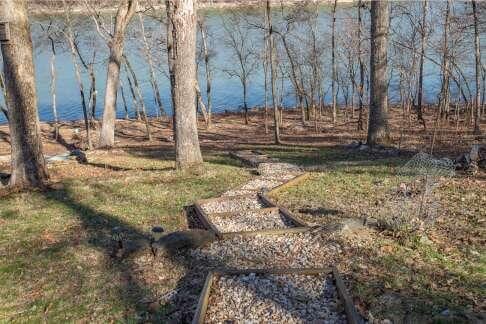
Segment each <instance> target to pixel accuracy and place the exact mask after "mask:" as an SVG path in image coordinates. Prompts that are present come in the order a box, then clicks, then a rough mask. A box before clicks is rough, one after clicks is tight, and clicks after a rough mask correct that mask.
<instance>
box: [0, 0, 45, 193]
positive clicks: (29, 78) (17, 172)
mask: <svg viewBox="0 0 486 324" xmlns="http://www.w3.org/2000/svg"><path fill="white" fill-rule="evenodd" d="M0 20H2V21H8V22H9V24H10V31H11V35H10V41H9V42H5V43H2V44H1V49H2V57H3V70H4V73H5V88H6V93H7V97H6V101H7V106H8V107H9V128H10V138H11V140H10V142H11V146H12V148H11V150H12V160H11V168H12V175H11V177H10V186H11V187H16V188H21V189H24V188H31V187H43V186H44V185H45V183H46V181H47V179H48V174H47V169H46V166H45V160H44V156H43V154H42V142H41V133H40V126H39V117H38V114H37V96H36V87H35V70H34V60H33V54H32V38H31V34H30V25H29V18H28V14H27V2H26V1H25V0H2V3H1V6H0Z"/></svg>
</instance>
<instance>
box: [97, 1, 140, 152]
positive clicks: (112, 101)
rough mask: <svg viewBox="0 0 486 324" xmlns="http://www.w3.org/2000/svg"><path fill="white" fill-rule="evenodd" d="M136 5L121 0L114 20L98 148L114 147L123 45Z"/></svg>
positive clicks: (134, 2)
mask: <svg viewBox="0 0 486 324" xmlns="http://www.w3.org/2000/svg"><path fill="white" fill-rule="evenodd" d="M137 4H138V1H137V0H123V1H122V2H121V4H120V6H119V7H118V12H117V14H116V18H115V30H114V33H113V37H112V39H111V40H110V42H109V44H108V46H109V48H110V58H109V61H108V72H107V76H106V91H105V109H104V111H103V124H102V127H101V133H100V142H99V146H100V147H106V148H108V147H113V146H114V145H115V119H116V99H117V91H118V85H119V83H120V67H121V64H122V60H123V43H124V41H125V31H126V28H127V26H128V24H129V22H130V20H131V19H132V17H133V15H134V14H135V11H136V9H137Z"/></svg>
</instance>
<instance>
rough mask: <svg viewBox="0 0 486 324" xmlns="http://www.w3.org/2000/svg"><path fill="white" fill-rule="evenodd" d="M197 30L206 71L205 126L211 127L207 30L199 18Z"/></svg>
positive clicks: (211, 108)
mask: <svg viewBox="0 0 486 324" xmlns="http://www.w3.org/2000/svg"><path fill="white" fill-rule="evenodd" d="M198 25H199V30H200V31H201V40H202V50H203V53H204V70H205V72H206V98H207V102H208V105H207V107H206V108H207V112H208V119H207V122H206V128H207V129H209V128H211V115H212V110H213V100H212V97H211V82H212V74H211V66H210V64H209V49H208V40H207V38H208V37H207V32H206V27H205V25H204V23H203V22H202V20H201V19H199V20H198Z"/></svg>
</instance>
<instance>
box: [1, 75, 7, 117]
mask: <svg viewBox="0 0 486 324" xmlns="http://www.w3.org/2000/svg"><path fill="white" fill-rule="evenodd" d="M0 91H1V92H2V95H3V97H4V98H5V103H6V101H7V90H6V89H5V81H4V79H3V72H2V71H0ZM0 110H1V111H2V113H3V114H4V115H5V118H6V119H7V121H8V108H7V107H4V106H3V105H0Z"/></svg>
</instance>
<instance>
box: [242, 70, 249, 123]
mask: <svg viewBox="0 0 486 324" xmlns="http://www.w3.org/2000/svg"><path fill="white" fill-rule="evenodd" d="M241 86H242V87H243V109H244V110H245V125H248V123H249V118H248V103H247V93H248V91H247V88H248V86H247V81H246V79H245V78H243V79H242V80H241Z"/></svg>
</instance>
